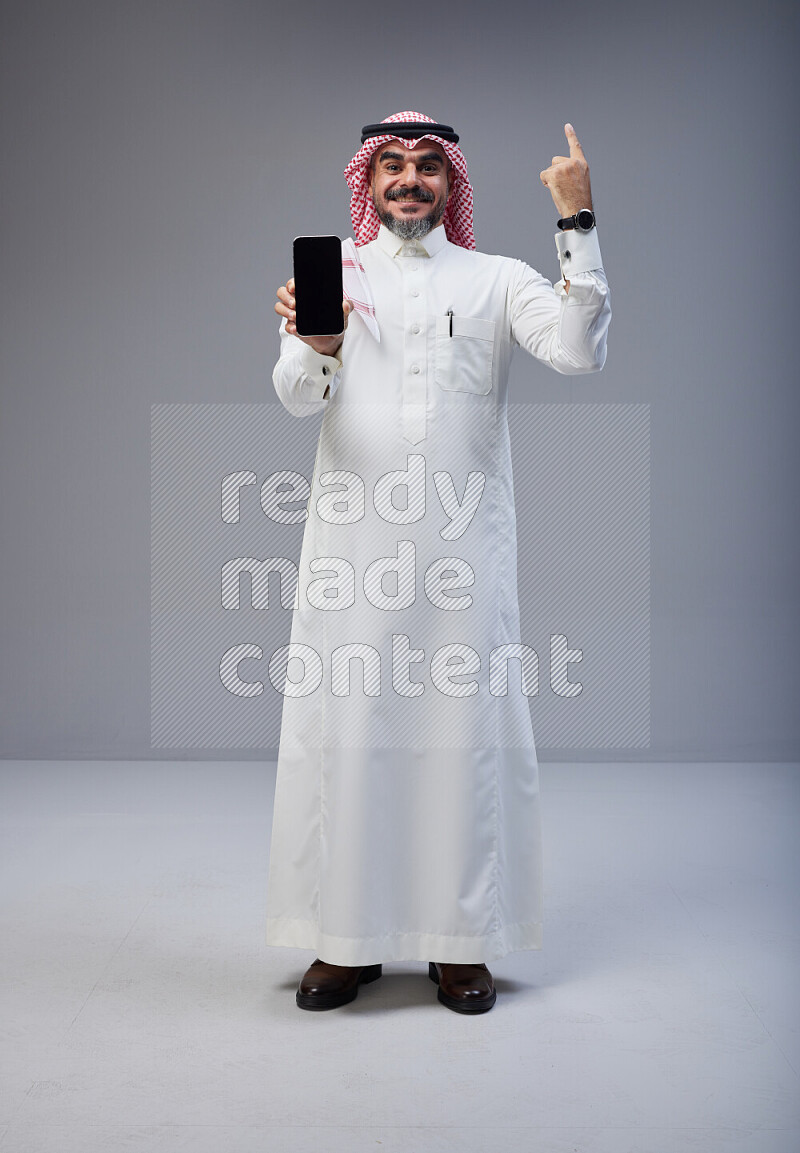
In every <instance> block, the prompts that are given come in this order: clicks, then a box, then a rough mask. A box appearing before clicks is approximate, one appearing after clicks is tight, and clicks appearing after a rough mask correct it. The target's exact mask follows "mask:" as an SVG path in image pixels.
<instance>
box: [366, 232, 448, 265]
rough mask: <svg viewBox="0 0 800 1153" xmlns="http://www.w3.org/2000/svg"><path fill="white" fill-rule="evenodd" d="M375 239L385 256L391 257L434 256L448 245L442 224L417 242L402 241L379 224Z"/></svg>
mask: <svg viewBox="0 0 800 1153" xmlns="http://www.w3.org/2000/svg"><path fill="white" fill-rule="evenodd" d="M375 239H376V240H377V242H378V244H379V245H380V247H381V248H382V249H383V251H384V252H385V253H386V254H387V256H391V257H395V256H435V255H436V253H437V252H441V251H442V249H443V248H444V247H445V245H446V244H447V243H448V241H447V236H446V235H445V231H444V225H443V224H439V225H437V226H436V228H432V229H431V231H430V232H429V233H428V235H427V236H423V237H422V238H421V239H419V240H402V239H401V238H400V237H399V236H395V234H394V233H393V232H390V231H389V229H388V228H387V227H386V225H385V224H381V226H380V228H379V229H378V235H377V237H376V238H375Z"/></svg>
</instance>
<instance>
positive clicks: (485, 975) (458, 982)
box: [428, 961, 497, 1013]
mask: <svg viewBox="0 0 800 1153" xmlns="http://www.w3.org/2000/svg"><path fill="white" fill-rule="evenodd" d="M428 976H429V977H430V979H431V980H432V981H435V982H436V984H437V985H438V986H439V993H438V996H439V1000H440V1001H441V1002H442V1004H443V1005H446V1006H447V1008H448V1009H455V1011H456V1013H486V1012H488V1010H489V1009H491V1007H492V1005H493V1004H494V1003H495V1001H496V1000H497V990H496V989H495V987H494V980H493V979H492V974H491V973H490V972H489V970H488V969H487V968H486V966H485V965H483V964H480V965H449V964H444V965H440V964H439V963H438V962H437V961H429V962H428Z"/></svg>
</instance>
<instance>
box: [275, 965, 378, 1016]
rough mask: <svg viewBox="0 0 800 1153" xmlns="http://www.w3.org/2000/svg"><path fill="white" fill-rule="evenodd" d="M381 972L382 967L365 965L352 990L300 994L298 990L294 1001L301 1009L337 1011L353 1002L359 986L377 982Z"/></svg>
mask: <svg viewBox="0 0 800 1153" xmlns="http://www.w3.org/2000/svg"><path fill="white" fill-rule="evenodd" d="M382 972H383V965H365V966H364V968H363V969H362V970H361V973H360V974H359V977H358V980H357V981H356V983H355V985H353V987H352V989H346V990H345V991H344V992H343V993H301V992H300V990H299V989H298V990H297V994H296V996H295V1000H296V1001H297V1004H298V1006H299V1007H300V1008H301V1009H338V1007H339V1006H340V1005H347V1004H349V1002H350V1001H355V999H356V997H357V996H358V988H359V985H368V984H369V983H370V981H377V980H378V977H380V975H381V973H382Z"/></svg>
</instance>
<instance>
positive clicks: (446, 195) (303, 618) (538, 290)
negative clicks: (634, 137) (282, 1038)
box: [266, 112, 611, 1013]
mask: <svg viewBox="0 0 800 1153" xmlns="http://www.w3.org/2000/svg"><path fill="white" fill-rule="evenodd" d="M565 133H566V137H567V141H568V145H569V156H554V157H553V159H552V163H551V165H550V167H548V168H547V169H544V170H543V171H542V172H541V174H540V175H541V180H542V183H543V184H544V185H545V187H547V188H548V189H549V190H550V193H551V195H552V197H553V200H554V202H555V205H556V208H557V210H558V213H559V217H560V218H561V219H560V221H559V232H558V233H557V234H556V247H557V250H558V255H559V259H560V262H561V271H562V279H561V280H560V281H559V282H558V284H557V285H556V286H555V287H554V286H553V285H552V284H551V283H550V281H548V280H546V279H545V278H544V277H543V276H542V275H540V274H539V273H538V272H536V271H535V270H534V269H532V268H530V267H529V266H528V265H526V264H524V263H523V262H522V261H520V260H513V259H509V258H506V257H501V256H489V255H486V254H484V253H479V252H477V251H476V250H475V241H474V237H473V230H472V188H471V186H470V183H469V176H468V172H467V165H466V160H465V158H464V155H463V153H462V151H461V149H460V148H459V147H458V136H457V135H456V134H455V132H453V130H452V128H450V127H449V126H448V125H443V124H439V123H437V122H436V121H433V120H432V119H431V118H430V117H428V116H423V115H421V114H420V113H416V112H401V113H397V114H396V115H394V116H390V117H388V118H387V119H386V120H384V121H381V122H380V124H373V125H367V127H366V128H365V129H364V130H363V131H362V148H361V149H360V151H359V152H358V153H357V154H356V156H355V157H354V158H353V160H352V161H351V162H350V164H349V165H348V167H347V169H346V170H345V177H346V179H347V182H348V185H349V187H350V189H351V192H352V196H351V216H352V220H353V227H354V231H355V244H356V246H357V247H355V248H354V247H353V246H352V242H345V244H344V245H343V254H344V258H343V270H344V274H345V279H344V283H345V300H344V301H343V305H342V324H343V332H341V333H339V334H338V335H331V336H319V337H298V335H297V329H296V326H295V303H296V298H295V285H294V282H293V281H292V280H290V281H288V283H287V284H286V285H284V286H282V287H281V288H280V289H279V290H278V294H277V295H278V301H277V303H276V305H275V311H276V312H277V313H278V315H279V316H280V317H281V318H282V319H281V334H280V335H281V354H280V359H279V360H278V363H277V365H276V367H275V370H274V373H273V382H274V385H275V389H276V391H277V394H278V397H279V399H280V400H281V402H282V404H283V405H284V406H285V408H286V409H287V410H288V411H289V412H290V413H292V414H293V415H295V416H300V417H302V416H307V415H312V414H314V413H321V414H323V419H322V426H321V432H320V439H319V445H318V449H317V458H316V461H315V465H314V475H313V478H312V482H311V493H310V498H309V501H308V521H307V524H306V529H305V534H304V538H303V546H302V551H301V557H300V565H299V575H298V584H297V592H296V598H295V610H294V615H293V621H292V635H291V644H290V646H289V647H288V649H287V650H284V655H285V658H286V660H285V664H283V665H281V666H280V669H279V670H278V674H279V675H278V679H277V680H276V679H275V678H273V684H276V686H277V684H278V683H279V682H280V679H281V676H283V677H284V678H285V679H284V680H283V692H284V702H283V718H282V729H281V746H280V755H279V761H278V777H277V784H276V793H275V811H274V820H273V832H272V846H271V854H270V872H269V881H268V891H269V896H268V906H269V907H268V915H267V929H266V940H267V943H268V944H271V945H283V946H288V947H294V948H308V949H313V950H315V952H316V953H317V958H316V959H315V961H314V962H313V964H312V965H311V966H310V967H309V969H308V970H307V972H306V973H305V975H304V976H303V978H302V980H301V981H300V985H299V987H298V990H297V997H296V999H297V1004H298V1005H299V1006H300V1007H301V1008H305V1009H317V1008H319V1009H324V1008H332V1007H334V1006H336V1005H341V1004H344V1003H346V1002H347V1001H350V1000H352V999H353V998H354V997H355V996H356V994H357V993H358V989H359V985H361V984H364V983H367V982H369V981H373V980H375V979H376V978H378V977H379V976H380V975H381V973H382V963H383V962H384V961H389V962H391V961H398V960H420V961H425V960H427V961H428V973H429V976H430V977H431V979H432V980H433V981H434V982H435V983H436V984H437V985H438V998H439V1000H440V1001H441V1002H442V1003H443V1004H445V1005H446V1006H447V1007H448V1008H451V1009H453V1010H455V1011H457V1012H466V1013H472V1012H484V1011H486V1010H487V1009H490V1008H491V1007H492V1005H493V1004H494V1002H495V998H496V992H495V988H494V981H493V978H492V974H491V972H490V971H489V969H488V967H487V964H486V962H487V961H489V960H493V959H497V958H500V957H502V956H504V955H505V954H506V953H507V952H509V951H511V950H515V949H539V948H541V927H542V915H541V914H542V877H541V860H542V858H541V839H540V813H539V784H538V762H537V758H536V750H535V745H534V739H533V732H532V729H531V723H530V711H529V706H528V699H527V698H528V696H530V695H533V693H534V692H535V691H536V676H537V668H536V663H535V662H536V656H535V654H534V653H533V651H532V650H531V649H530V648H528V647H527V646H525V645H524V644H522V642H521V638H520V635H519V605H518V600H517V581H516V559H517V554H516V521H515V514H514V493H513V484H512V473H511V455H510V447H509V437H508V425H507V418H506V398H507V381H508V370H509V363H510V359H511V354H512V351H513V348H514V346H515V345H517V344H519V345H521V346H522V347H523V348H525V349H526V350H527V351H528V352H529V353H531V354H532V355H533V356H534V357H536V358H537V359H538V360H540V361H542V362H543V363H544V364H546V365H548V366H549V367H552V368H554V369H556V371H558V372H561V373H588V372H597V371H599V370H600V369H601V368H602V367H603V364H604V363H605V357H606V337H607V331H608V325H609V320H610V316H611V310H610V306H609V291H608V284H607V281H606V277H605V274H604V272H603V269H602V263H601V259H600V250H599V246H598V243H597V234H596V229H595V227H594V217H593V213H592V211H591V210H592V198H591V189H590V183H589V168H588V164H587V162H586V158H585V157H584V155H583V151H582V149H581V145H580V143H579V142H578V139H577V136H576V135H575V132H574V129H573V128H572V125H570V124H567V125H565ZM576 214H579V215H578V216H577V219H576ZM576 225H577V227H576ZM354 311H355V313H356V315H355V316H353V312H354ZM326 574H327V575H326ZM330 574H335V575H334V576H333V577H332V576H331V575H330ZM276 656H277V654H276ZM292 660H294V665H293V666H292V668H291V669H290V665H289V662H290V661H292ZM359 669H360V670H361V675H360V676H359V673H358V670H359ZM290 674H291V675H290Z"/></svg>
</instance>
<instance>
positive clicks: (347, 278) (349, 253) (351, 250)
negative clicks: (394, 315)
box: [342, 236, 381, 344]
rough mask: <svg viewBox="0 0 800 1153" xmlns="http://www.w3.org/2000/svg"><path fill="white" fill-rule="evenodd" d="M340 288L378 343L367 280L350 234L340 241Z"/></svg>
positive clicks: (378, 330) (378, 335)
mask: <svg viewBox="0 0 800 1153" xmlns="http://www.w3.org/2000/svg"><path fill="white" fill-rule="evenodd" d="M342 288H343V290H344V295H345V296H346V297H347V299H348V300H349V301H350V303H351V304H352V306H353V308H354V309H355V311H356V312H357V313H358V314H359V316H360V317H361V319H362V320H363V321H364V323H365V324H366V326H367V328H368V329H369V331H370V332H371V333H372V335H373V336H374V337H375V339H376V340H377V341H378V343H379V344H380V339H381V331H380V328H379V327H378V321H377V320H376V318H375V305H374V304H373V303H372V292H371V290H370V287H369V281H368V280H367V274H366V272H365V271H364V265H363V264H362V263H361V260H360V259H359V255H358V249H357V248H356V246H355V244H354V243H353V239H352V237H350V236H348V237H347V239H346V240H343V241H342Z"/></svg>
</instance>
